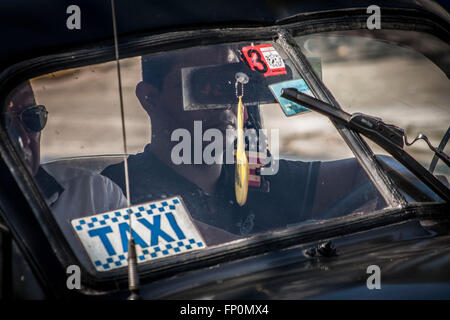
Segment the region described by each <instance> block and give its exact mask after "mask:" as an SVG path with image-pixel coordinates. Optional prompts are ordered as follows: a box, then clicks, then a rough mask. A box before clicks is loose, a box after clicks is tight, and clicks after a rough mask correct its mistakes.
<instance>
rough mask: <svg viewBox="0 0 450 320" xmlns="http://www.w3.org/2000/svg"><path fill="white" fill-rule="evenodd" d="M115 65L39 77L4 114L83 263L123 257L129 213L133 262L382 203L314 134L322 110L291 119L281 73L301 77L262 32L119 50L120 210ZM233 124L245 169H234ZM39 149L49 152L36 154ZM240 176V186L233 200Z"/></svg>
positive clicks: (104, 265)
mask: <svg viewBox="0 0 450 320" xmlns="http://www.w3.org/2000/svg"><path fill="white" fill-rule="evenodd" d="M112 65H113V64H112V63H105V64H102V65H98V66H92V67H86V68H80V69H77V70H75V71H73V70H72V71H68V72H67V74H65V73H64V72H60V73H58V74H56V75H55V74H51V75H48V76H45V77H41V78H39V79H34V80H32V82H31V84H32V86H30V84H29V83H27V84H25V87H26V88H27V89H25V91H24V90H23V89H21V88H20V87H19V88H17V89H16V91H14V92H12V93H11V98H10V99H9V100H10V101H9V102H7V107H8V108H7V112H6V113H5V114H8V115H9V116H10V117H11V119H12V120H11V122H9V124H8V132H9V134H10V137H11V139H12V140H13V141H14V143H15V144H16V147H17V149H18V150H20V152H21V154H22V156H23V158H24V160H25V162H26V164H27V166H28V167H29V169H30V172H31V173H32V174H33V176H34V177H35V180H36V182H37V184H38V185H39V187H40V188H41V190H42V194H43V196H44V198H45V199H46V200H47V203H48V205H49V207H50V208H51V209H52V212H53V214H54V216H55V218H56V220H57V221H58V223H59V225H60V226H61V228H62V229H63V231H64V234H65V236H66V238H67V239H68V240H69V242H70V244H71V246H72V247H73V249H74V251H75V252H76V253H77V255H79V257H80V259H81V260H82V261H83V263H85V264H86V265H88V266H89V267H90V268H91V269H92V268H94V269H96V270H97V271H107V270H111V269H112V268H119V267H122V266H125V265H126V256H127V254H128V253H127V248H128V246H127V242H128V237H129V231H128V230H129V228H128V227H129V222H130V219H133V236H134V239H135V240H136V245H137V251H138V262H147V261H152V260H153V259H157V258H163V257H166V256H171V255H175V254H181V253H183V252H186V251H189V250H194V249H198V248H202V249H204V248H207V247H210V246H212V245H217V244H221V243H226V242H229V241H234V240H238V239H242V238H246V237H249V236H251V235H253V234H257V233H263V232H267V231H272V230H277V229H282V228H287V227H288V226H291V225H296V224H300V223H304V222H305V221H311V220H314V221H317V220H324V219H330V218H335V217H340V216H344V215H347V214H350V213H353V212H372V211H374V210H378V209H381V208H383V207H385V206H386V204H385V202H384V200H383V199H382V198H381V197H380V195H379V194H378V192H377V190H376V189H375V187H374V186H373V184H372V183H371V182H370V180H369V179H368V177H367V176H366V174H365V173H364V171H363V170H362V169H361V167H360V166H359V164H358V163H357V161H356V160H355V159H354V158H352V157H351V153H350V151H349V150H348V148H346V147H345V144H344V143H343V141H342V140H341V139H340V137H339V135H338V133H337V132H336V130H335V129H334V128H333V126H331V125H330V123H327V124H326V125H325V126H326V129H325V131H328V132H329V136H328V137H327V138H326V139H323V140H322V141H318V140H317V136H316V131H317V128H323V127H321V126H322V122H321V121H323V119H322V118H321V117H315V115H314V114H312V113H305V114H301V115H300V116H295V117H289V118H288V117H287V115H289V114H288V113H287V111H288V109H287V108H288V107H286V108H283V109H282V108H281V107H280V105H279V104H278V103H277V102H278V101H279V97H278V96H277V90H276V88H277V86H276V84H279V83H280V82H285V81H291V82H290V83H296V84H298V86H299V90H302V91H308V87H307V85H306V83H305V82H304V81H303V80H302V79H301V76H300V75H299V73H298V72H297V70H296V68H295V67H294V66H293V64H292V63H291V61H290V60H289V59H288V58H287V56H286V55H285V53H284V52H283V50H282V49H281V48H279V47H278V46H277V45H276V44H275V43H272V42H263V43H256V44H255V43H252V44H249V43H236V44H229V45H215V46H207V47H206V46H205V47H196V48H187V49H183V50H176V51H171V52H166V53H159V54H154V55H149V56H143V57H139V58H132V59H126V60H124V61H123V64H122V70H123V79H124V81H123V82H124V97H125V100H124V101H125V110H126V112H127V114H126V121H127V128H129V130H130V132H129V133H128V135H129V136H130V138H129V141H131V142H130V143H131V144H132V146H130V147H129V148H128V149H129V150H133V154H132V155H129V157H128V160H127V162H128V173H129V188H130V202H131V205H132V207H131V208H125V207H126V199H125V196H124V194H126V192H125V190H126V186H125V177H124V164H123V162H122V159H121V157H120V153H121V151H120V150H121V141H122V140H121V139H120V135H118V134H120V132H121V128H120V118H119V116H120V115H119V109H118V107H117V101H114V100H113V98H112V97H117V95H116V91H115V90H117V86H116V82H115V81H114V77H113V76H110V75H111V74H112V72H113V71H111V70H113V69H112V68H111V66H112ZM238 73H239V74H240V75H238ZM242 74H244V75H242ZM240 79H241V80H240ZM242 79H246V80H245V81H244V80H242ZM194 80H195V81H194ZM33 91H34V93H33ZM310 94H311V93H310ZM68 96H70V97H71V99H67V98H66V97H68ZM20 99H22V100H27V101H26V102H25V101H23V102H22V101H19V100H20ZM240 99H241V101H242V106H241V108H242V109H241V110H242V112H241V116H242V127H239V121H238V117H237V116H238V102H239V100H240ZM36 102H38V103H41V104H42V105H45V106H46V110H48V121H47V124H46V127H45V129H44V128H43V127H42V128H37V129H40V130H37V131H36V130H34V131H33V130H29V128H28V129H27V128H26V126H27V122H26V121H25V117H23V116H21V115H23V108H25V109H26V108H28V107H29V106H31V105H35V104H36ZM299 107H301V106H299ZM15 108H17V109H15ZM291 108H292V106H291ZM33 110H34V111H35V113H36V114H37V115H38V116H39V112H37V110H38V109H33ZM36 114H35V115H34V116H33V117H36ZM28 116H30V115H28ZM41 116H42V114H41ZM36 119H37V120H39V119H40V121H41V125H42V119H41V118H39V117H36ZM74 123H76V124H78V125H77V126H73V124H74ZM144 127H145V128H144ZM142 128H144V130H141V129H142ZM240 129H242V131H241V130H240ZM320 130H322V129H320ZM41 133H42V135H43V139H42V140H43V143H42V146H43V147H42V150H43V154H42V155H41V153H40V149H41V147H40V146H41V143H40V139H41V136H40V135H41ZM240 134H242V139H243V140H242V141H243V149H242V151H243V154H244V155H245V159H246V163H247V164H246V165H245V166H244V167H245V168H244V169H245V170H247V171H245V170H244V171H243V172H244V173H243V174H241V173H238V170H237V168H238V167H239V165H240V163H239V161H238V160H237V159H239V152H240V151H239V143H238V142H237V139H236V138H237V137H239V135H240ZM238 141H239V140H238ZM311 150H314V151H312V152H311ZM333 150H337V151H338V153H337V154H335V153H333ZM317 151H319V152H320V153H315V152H317ZM100 154H103V155H111V154H115V155H116V156H106V157H101V156H99V155H100ZM82 155H83V156H86V155H90V157H85V158H81V157H79V156H82ZM342 155H345V157H346V159H342V158H343V156H342ZM68 157H78V158H74V159H67V158H68ZM40 158H45V159H48V160H52V161H48V162H47V163H45V164H40V163H39V160H40ZM244 187H245V189H246V191H248V194H247V197H246V199H245V201H237V199H236V197H237V190H238V188H241V189H242V188H244Z"/></svg>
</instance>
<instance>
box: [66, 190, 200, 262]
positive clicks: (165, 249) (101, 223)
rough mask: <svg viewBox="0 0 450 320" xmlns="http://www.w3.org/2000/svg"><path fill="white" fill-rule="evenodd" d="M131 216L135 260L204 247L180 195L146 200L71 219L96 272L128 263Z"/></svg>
mask: <svg viewBox="0 0 450 320" xmlns="http://www.w3.org/2000/svg"><path fill="white" fill-rule="evenodd" d="M130 217H131V218H132V232H133V237H134V240H135V243H136V255H137V262H138V263H144V262H148V261H151V260H155V259H159V258H163V257H168V256H173V255H176V254H180V253H183V252H188V251H195V250H199V249H204V248H206V245H205V241H204V239H203V238H202V236H201V234H200V233H199V232H198V230H197V229H196V227H195V225H194V223H193V221H192V219H191V217H190V215H189V213H188V211H187V209H186V208H185V206H184V204H183V203H182V201H181V198H180V197H173V198H167V199H164V200H159V201H153V202H148V203H144V204H139V205H136V206H132V207H130V208H124V209H120V210H115V211H109V212H105V213H100V214H96V215H93V216H89V217H84V218H79V219H74V220H72V221H71V223H72V227H73V229H74V230H75V233H76V234H77V235H78V237H79V239H80V241H81V243H82V245H83V247H84V249H85V250H86V252H87V254H88V256H89V258H90V259H91V262H92V263H93V265H94V266H95V269H96V270H97V271H110V270H113V269H117V268H122V267H125V266H127V265H128V240H129V238H130Z"/></svg>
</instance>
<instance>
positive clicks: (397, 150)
mask: <svg viewBox="0 0 450 320" xmlns="http://www.w3.org/2000/svg"><path fill="white" fill-rule="evenodd" d="M281 96H282V97H283V98H285V99H288V100H290V101H292V102H295V103H297V104H300V105H302V106H305V107H307V108H309V109H311V110H314V111H316V112H319V113H321V114H323V115H325V116H327V117H328V118H331V119H332V120H335V121H337V122H340V123H342V124H343V125H345V126H346V127H347V128H349V129H352V130H354V131H356V132H358V133H360V134H362V135H364V136H366V137H367V138H369V139H370V140H372V141H373V142H375V143H377V144H378V145H379V146H381V147H382V148H383V149H385V150H386V151H387V152H389V153H390V154H391V155H392V156H393V157H394V158H395V159H397V160H398V161H399V162H400V163H401V164H403V165H404V166H405V167H406V168H408V169H409V170H410V171H411V172H412V173H414V174H415V175H416V176H417V177H418V178H419V179H420V180H421V181H422V182H423V183H425V184H426V185H427V186H429V187H430V189H432V190H433V191H434V192H436V194H438V195H439V196H440V197H441V198H442V199H443V200H445V201H447V202H450V192H449V189H448V188H447V187H446V186H445V185H444V184H443V183H442V182H441V181H439V179H437V178H436V177H435V176H434V175H433V174H432V173H430V172H429V171H428V170H427V169H425V168H424V167H423V166H422V165H421V164H420V163H419V162H417V160H415V159H414V158H413V157H411V156H410V155H409V154H408V153H407V152H406V151H404V150H403V147H404V141H405V131H404V130H403V129H402V128H399V127H397V126H394V125H391V124H386V123H384V122H383V121H382V119H380V118H377V117H373V116H370V115H366V114H363V113H353V114H349V113H347V112H345V111H343V110H341V109H337V108H335V107H333V106H332V105H330V104H328V103H326V102H323V101H321V100H318V99H316V98H313V97H311V96H308V95H306V94H304V93H301V92H299V91H298V90H297V89H295V88H284V89H283V90H282V91H281ZM442 153H443V152H442ZM444 155H445V153H444ZM438 156H439V155H438ZM445 157H447V161H448V156H447V155H445ZM445 157H444V158H445ZM444 162H445V160H444ZM446 163H447V165H448V162H446Z"/></svg>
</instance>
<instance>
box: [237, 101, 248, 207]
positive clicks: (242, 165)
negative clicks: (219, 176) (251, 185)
mask: <svg viewBox="0 0 450 320" xmlns="http://www.w3.org/2000/svg"><path fill="white" fill-rule="evenodd" d="M248 177H249V166H248V160H247V155H246V154H245V140H244V105H243V104H242V96H240V97H239V103H238V114H237V147H236V169H235V181H234V188H235V193H236V202H237V203H238V204H239V205H240V206H243V205H244V204H245V203H246V202H247V193H248Z"/></svg>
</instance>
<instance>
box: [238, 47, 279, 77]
mask: <svg viewBox="0 0 450 320" xmlns="http://www.w3.org/2000/svg"><path fill="white" fill-rule="evenodd" d="M241 51H242V55H243V56H244V58H245V61H246V62H247V64H248V65H249V66H250V68H251V69H252V70H253V71H258V72H260V73H262V74H264V76H265V77H269V76H278V75H281V74H286V66H285V64H284V61H283V59H282V58H281V56H280V54H279V53H278V52H277V50H275V48H274V47H273V46H272V45H271V44H262V45H259V46H247V47H243V48H242V49H241Z"/></svg>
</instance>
